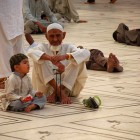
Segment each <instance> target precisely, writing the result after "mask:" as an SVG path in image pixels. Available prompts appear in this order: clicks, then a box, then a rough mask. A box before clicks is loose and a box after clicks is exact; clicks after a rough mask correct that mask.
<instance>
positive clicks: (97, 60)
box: [86, 49, 107, 71]
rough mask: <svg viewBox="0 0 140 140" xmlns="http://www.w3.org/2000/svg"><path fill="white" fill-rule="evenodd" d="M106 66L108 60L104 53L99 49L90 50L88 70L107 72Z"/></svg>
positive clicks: (87, 63)
mask: <svg viewBox="0 0 140 140" xmlns="http://www.w3.org/2000/svg"><path fill="white" fill-rule="evenodd" d="M106 64H107V58H105V57H104V54H103V52H101V51H100V50H98V49H91V50H90V58H89V61H87V62H86V66H87V69H90V70H101V71H105V70H107V67H106Z"/></svg>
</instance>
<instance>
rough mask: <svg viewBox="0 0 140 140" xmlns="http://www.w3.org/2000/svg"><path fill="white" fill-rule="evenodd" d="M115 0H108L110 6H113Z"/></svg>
mask: <svg viewBox="0 0 140 140" xmlns="http://www.w3.org/2000/svg"><path fill="white" fill-rule="evenodd" d="M116 1H117V0H110V2H109V3H110V4H114V3H115V2H116Z"/></svg>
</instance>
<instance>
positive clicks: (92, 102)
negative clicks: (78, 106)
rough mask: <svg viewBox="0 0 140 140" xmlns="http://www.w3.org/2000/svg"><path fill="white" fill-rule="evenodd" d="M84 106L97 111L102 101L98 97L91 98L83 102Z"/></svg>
mask: <svg viewBox="0 0 140 140" xmlns="http://www.w3.org/2000/svg"><path fill="white" fill-rule="evenodd" d="M83 104H84V106H85V107H89V108H95V109H97V108H99V106H100V105H101V99H100V98H99V97H98V96H94V97H93V98H91V97H89V98H88V99H84V100H83Z"/></svg>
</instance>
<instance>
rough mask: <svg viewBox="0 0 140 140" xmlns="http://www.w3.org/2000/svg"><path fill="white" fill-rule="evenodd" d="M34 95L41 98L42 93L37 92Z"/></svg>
mask: <svg viewBox="0 0 140 140" xmlns="http://www.w3.org/2000/svg"><path fill="white" fill-rule="evenodd" d="M35 95H36V97H38V98H41V97H42V96H43V93H42V92H40V91H38V92H36V94H35Z"/></svg>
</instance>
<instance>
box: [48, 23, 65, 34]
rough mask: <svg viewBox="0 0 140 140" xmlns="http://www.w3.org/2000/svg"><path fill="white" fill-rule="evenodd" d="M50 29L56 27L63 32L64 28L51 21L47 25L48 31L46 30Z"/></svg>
mask: <svg viewBox="0 0 140 140" xmlns="http://www.w3.org/2000/svg"><path fill="white" fill-rule="evenodd" d="M51 29H58V30H60V31H62V32H64V29H63V27H62V25H60V24H58V23H52V24H50V25H49V26H48V27H47V33H48V31H50V30H51Z"/></svg>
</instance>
